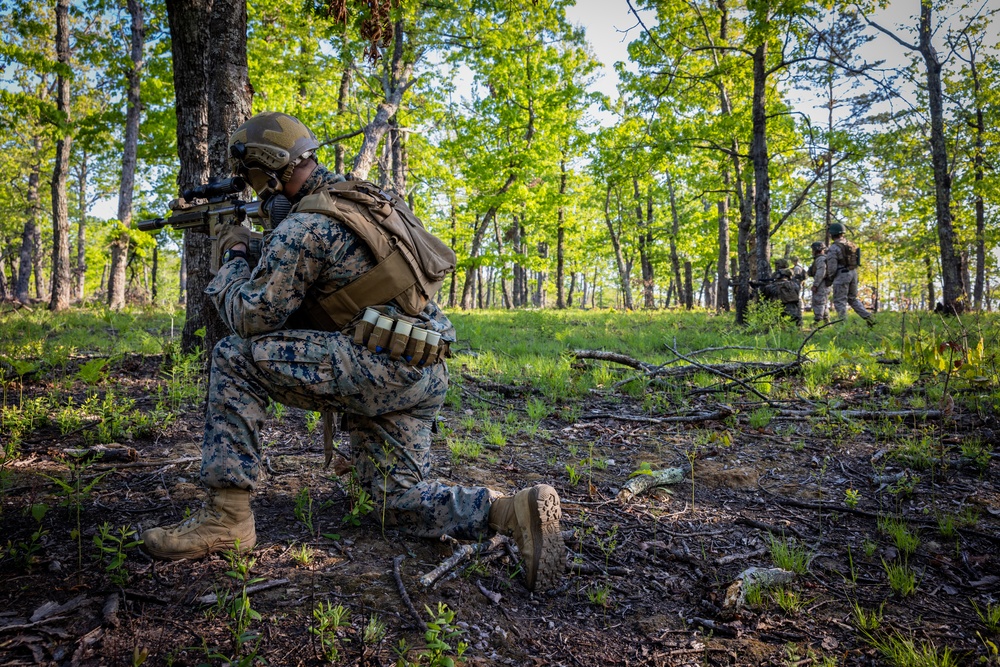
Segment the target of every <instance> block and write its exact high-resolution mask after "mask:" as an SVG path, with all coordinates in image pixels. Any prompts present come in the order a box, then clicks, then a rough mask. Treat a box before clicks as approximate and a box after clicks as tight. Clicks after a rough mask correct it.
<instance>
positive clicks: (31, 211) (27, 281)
mask: <svg viewBox="0 0 1000 667" xmlns="http://www.w3.org/2000/svg"><path fill="white" fill-rule="evenodd" d="M32 143H33V144H34V159H33V160H32V162H31V172H30V173H29V174H28V210H27V211H25V222H24V233H22V234H21V253H20V261H19V262H18V265H17V281H16V282H15V284H14V298H15V299H17V300H18V301H20V302H21V303H28V302H29V301H30V300H31V295H30V294H29V292H30V290H31V269H32V268H33V267H34V266H35V256H36V255H41V252H42V249H41V246H36V245H35V237H36V236H37V235H38V217H39V213H40V212H41V202H40V201H39V199H40V198H39V194H38V183H39V180H40V179H41V170H42V166H41V164H40V160H41V151H42V139H41V137H38V136H36V137H34V138H33V140H32Z"/></svg>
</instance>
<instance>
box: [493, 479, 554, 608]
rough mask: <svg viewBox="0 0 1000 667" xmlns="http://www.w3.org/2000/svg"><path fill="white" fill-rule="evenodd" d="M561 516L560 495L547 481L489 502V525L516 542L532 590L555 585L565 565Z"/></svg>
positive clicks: (545, 588) (529, 587)
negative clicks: (560, 529) (560, 526)
mask: <svg viewBox="0 0 1000 667" xmlns="http://www.w3.org/2000/svg"><path fill="white" fill-rule="evenodd" d="M561 516H562V510H561V509H560V508H559V494H558V493H556V490H555V489H553V488H552V487H551V486H549V485H548V484H538V485H537V486H533V487H531V488H529V489H524V490H523V491H518V492H517V494H515V495H514V496H512V497H507V498H497V499H496V500H494V501H493V502H492V504H491V505H490V519H489V520H490V528H492V529H493V530H495V531H497V532H498V533H502V534H504V535H508V536H511V537H513V538H514V541H515V542H517V548H518V549H519V550H520V551H521V558H523V559H524V574H525V577H526V578H527V580H528V581H527V585H528V589H529V590H532V591H533V590H536V589H537V590H541V591H544V590H548V589H550V588H555V585H556V582H557V581H558V579H559V576H560V575H561V574H562V572H563V570H564V569H565V567H566V548H565V546H564V545H563V540H562V535H561V534H560V533H559V519H560V517H561Z"/></svg>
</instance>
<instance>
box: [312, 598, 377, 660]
mask: <svg viewBox="0 0 1000 667" xmlns="http://www.w3.org/2000/svg"><path fill="white" fill-rule="evenodd" d="M349 616H350V612H349V611H348V610H347V609H346V608H345V607H344V606H343V605H339V604H338V605H337V606H333V603H332V602H326V603H323V602H320V603H319V604H318V605H316V607H314V608H313V624H312V625H310V626H309V634H312V635H316V637H317V639H318V640H319V646H320V654H321V655H322V656H323V658H324V659H325V660H327V661H329V662H337V661H338V660H339V659H340V645H341V644H346V643H349V642H350V641H351V640H350V639H348V638H347V637H343V636H340V635H338V632H337V631H338V630H340V629H341V628H348V627H350V625H351V624H350V623H349V622H348V620H347V619H348V617H349ZM373 618H374V617H373ZM366 636H367V635H366Z"/></svg>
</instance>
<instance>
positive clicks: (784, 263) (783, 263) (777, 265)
mask: <svg viewBox="0 0 1000 667" xmlns="http://www.w3.org/2000/svg"><path fill="white" fill-rule="evenodd" d="M787 268H788V260H787V259H785V258H784V257H779V258H778V259H776V260H774V269H775V271H780V270H781V269H787Z"/></svg>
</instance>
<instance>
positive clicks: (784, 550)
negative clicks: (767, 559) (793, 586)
mask: <svg viewBox="0 0 1000 667" xmlns="http://www.w3.org/2000/svg"><path fill="white" fill-rule="evenodd" d="M770 549H771V560H772V561H774V564H775V566H777V567H780V568H781V569H783V570H790V571H791V572H795V573H796V574H805V573H806V572H808V571H809V563H810V562H811V561H812V559H813V554H812V553H811V552H810V551H809V549H808V548H807V547H806V546H805V545H804V544H802V543H800V542H799V541H798V540H796V539H795V538H794V537H788V538H777V537H774V536H772V537H771V543H770Z"/></svg>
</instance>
